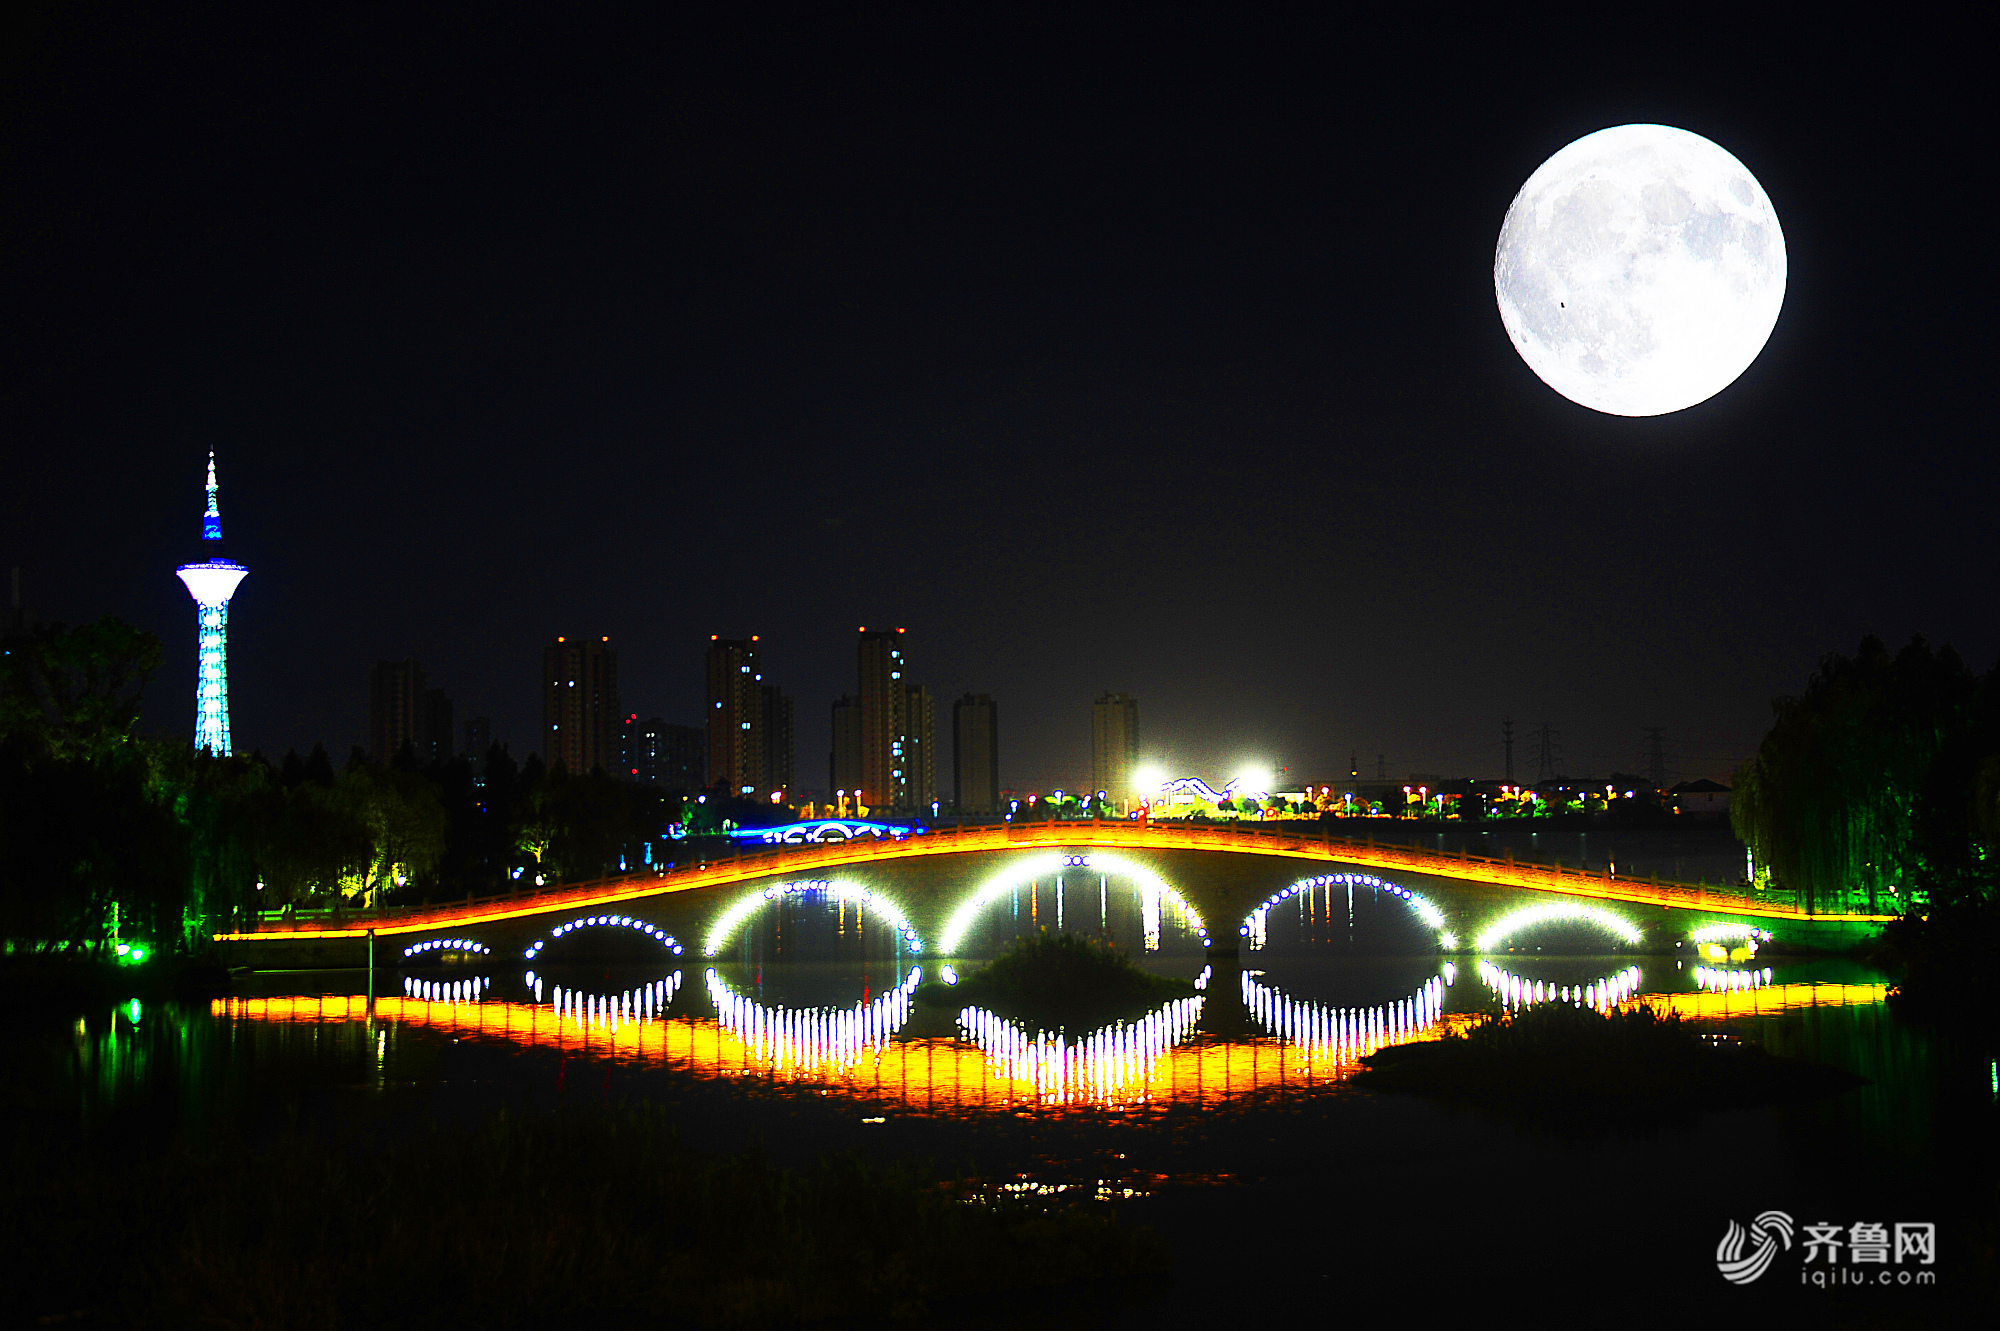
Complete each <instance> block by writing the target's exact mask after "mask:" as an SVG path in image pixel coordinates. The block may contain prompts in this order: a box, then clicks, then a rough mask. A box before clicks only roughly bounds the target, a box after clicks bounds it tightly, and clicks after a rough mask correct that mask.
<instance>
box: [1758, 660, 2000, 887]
mask: <svg viewBox="0 0 2000 1331" xmlns="http://www.w3.org/2000/svg"><path fill="white" fill-rule="evenodd" d="M1981 694H1982V689H1981V686H1980V682H1979V681H1978V680H1976V679H1975V678H1974V677H1973V675H1972V673H1971V672H1970V671H1969V670H1967V669H1966V667H1965V664H1964V663H1963V662H1962V661H1960V660H1959V658H1958V656H1957V655H1956V654H1955V653H1954V652H1953V651H1952V650H1951V649H1950V648H1949V647H1947V648H1945V649H1944V650H1942V651H1937V652H1934V651H1932V650H1931V648H1930V646H1929V645H1928V644H1927V643H1925V642H1924V641H1923V639H1922V638H1914V639H1912V640H1911V641H1910V644H1909V646H1907V647H1905V648H1904V649H1903V650H1902V651H1901V652H1899V653H1897V654H1896V655H1895V656H1893V657H1892V656H1891V655H1890V654H1889V652H1888V650H1887V648H1885V647H1884V646H1883V645H1882V642H1881V641H1880V640H1879V639H1877V638H1875V637H1873V636H1870V637H1867V638H1864V639H1863V640H1862V642H1861V647H1860V650H1859V651H1858V652H1857V653H1856V654H1855V655H1854V656H1853V657H1851V658H1850V657H1846V656H1841V655H1839V654H1837V653H1836V654H1830V655H1828V656H1827V657H1825V658H1824V659H1822V660H1821V662H1820V666H1819V670H1818V671H1817V672H1816V673H1815V674H1814V675H1813V677H1812V679H1811V681H1810V682H1809V683H1808V684H1807V686H1806V690H1805V692H1804V693H1803V694H1801V695H1799V696H1797V697H1787V698H1780V699H1778V700H1777V701H1776V702H1774V703H1773V704H1772V707H1773V710H1774V711H1775V713H1776V720H1775V723H1774V724H1773V725H1772V727H1771V731H1770V733H1769V734H1768V735H1766V736H1765V737H1764V742H1763V744H1762V745H1761V746H1759V748H1758V750H1757V756H1756V757H1754V758H1752V759H1751V760H1750V761H1749V762H1748V763H1747V764H1745V765H1744V767H1743V769H1742V770H1741V771H1739V772H1738V773H1737V776H1736V788H1735V791H1734V793H1733V795H1732V796H1731V800H1730V819H1731V821H1732V823H1733V824H1734V825H1735V828H1736V832H1737V835H1739V836H1740V837H1742V838H1743V840H1744V842H1745V843H1746V844H1747V845H1749V846H1750V848H1751V850H1752V851H1753V852H1754V853H1755V855H1756V857H1757V859H1758V861H1759V863H1760V864H1761V865H1762V866H1764V867H1765V868H1767V869H1769V870H1770V873H1771V876H1772V878H1773V880H1774V881H1775V882H1776V883H1777V884H1778V885H1779V886H1782V887H1788V888H1791V889H1793V890H1795V891H1797V892H1798V893H1799V895H1800V899H1801V901H1802V902H1803V903H1804V904H1806V905H1807V906H1808V908H1809V909H1841V908H1846V907H1852V906H1859V905H1863V904H1865V905H1866V907H1867V909H1868V910H1869V911H1870V913H1876V912H1879V911H1881V910H1882V908H1883V907H1884V906H1888V907H1891V908H1893V909H1896V910H1904V909H1909V908H1910V907H1912V906H1917V905H1921V904H1923V903H1924V902H1925V901H1926V900H1927V898H1928V897H1929V895H1930V894H1931V892H1932V890H1933V889H1934V888H1937V887H1941V886H1944V879H1945V878H1946V877H1948V876H1949V875H1950V874H1952V873H1953V872H1955V871H1954V869H1953V864H1954V863H1956V862H1959V861H1965V862H1970V861H1971V860H1975V859H1978V858H1979V852H1978V848H1977V847H1976V846H1973V845H1972V844H1971V842H1970V841H1969V839H1968V838H1969V836H1970V834H1971V831H1972V828H1971V825H1970V823H1971V819H1970V817H1969V815H1970V813H1971V812H1972V810H1973V807H1974V793H1973V791H1972V790H1971V789H1970V788H1969V787H1968V786H1967V785H1966V784H1965V783H1962V782H1961V781H1959V780H1958V779H1957V776H1956V773H1957V770H1958V769H1959V768H1960V767H1961V766H1963V763H1964V759H1965V758H1966V756H1968V755H1970V756H1973V757H1975V758H1976V754H1977V749H1978V747H1979V745H1980V737H1979V735H1978V733H1977V732H1978V731H1979V730H1980V728H1981V727H1980V724H1979V717H1980V714H1981V712H1982V705H1981V702H1982V700H1981ZM1976 766H1977V764H1976V762H1975V764H1974V767H1975V770H1976ZM1954 881H1956V880H1954Z"/></svg>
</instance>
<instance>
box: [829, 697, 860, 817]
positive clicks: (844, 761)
mask: <svg viewBox="0 0 2000 1331" xmlns="http://www.w3.org/2000/svg"><path fill="white" fill-rule="evenodd" d="M826 788H827V789H828V790H829V791H831V792H832V797H833V799H835V800H836V801H839V800H845V799H849V798H852V797H853V796H854V793H855V792H856V791H857V790H859V789H860V788H861V707H860V705H859V704H858V703H856V702H855V701H854V699H853V697H852V696H848V695H843V696H842V697H841V698H839V699H838V700H837V701H835V703H834V704H833V752H832V753H830V754H828V755H827V776H826ZM863 802H864V803H865V801H863Z"/></svg>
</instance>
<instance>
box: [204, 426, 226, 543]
mask: <svg viewBox="0 0 2000 1331" xmlns="http://www.w3.org/2000/svg"><path fill="white" fill-rule="evenodd" d="M201 539H202V540H204V541H219V540H221V539H222V510H221V509H220V508H217V507H216V504H215V450H214V449H212V448H211V449H209V450H208V512H206V513H204V514H202V515H201Z"/></svg>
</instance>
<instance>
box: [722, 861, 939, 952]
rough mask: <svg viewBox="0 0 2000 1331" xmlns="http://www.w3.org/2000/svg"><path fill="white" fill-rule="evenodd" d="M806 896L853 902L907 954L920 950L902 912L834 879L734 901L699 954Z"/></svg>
mask: <svg viewBox="0 0 2000 1331" xmlns="http://www.w3.org/2000/svg"><path fill="white" fill-rule="evenodd" d="M809 892H824V893H826V894H828V895H829V896H832V897H834V898H835V899H837V900H841V901H852V902H856V903H858V904H860V905H862V906H865V907H867V908H869V909H871V910H873V911H875V912H877V913H878V914H880V915H882V916H883V917H884V918H886V919H887V920H888V921H889V924H890V926H891V927H893V928H894V929H895V931H896V935H897V937H898V938H900V939H902V941H903V944H904V945H905V946H906V947H908V948H909V949H910V951H912V952H922V951H923V950H924V940H923V939H921V938H919V937H918V936H917V931H916V929H915V928H914V927H913V926H912V925H911V924H910V918H909V916H907V915H905V914H904V913H903V908H902V907H901V906H899V905H897V904H896V903H895V902H893V901H891V900H890V899H889V898H887V897H885V896H883V895H882V894H881V893H880V892H877V891H875V890H874V889H873V888H868V887H863V886H861V885H860V884H859V883H848V882H842V881H841V880H839V879H834V878H802V879H798V880H795V881H793V882H789V883H773V884H771V885H770V886H768V887H762V888H758V889H757V890H756V891H754V892H746V893H745V894H744V895H742V896H741V897H738V898H737V899H736V901H735V902H734V903H732V904H731V905H730V907H729V909H727V910H725V911H723V912H722V914H721V915H719V916H717V917H716V920H715V923H714V924H712V925H710V926H709V930H708V935H707V937H706V938H704V939H703V940H702V944H701V954H702V955H703V956H704V957H713V956H715V955H717V954H718V953H720V952H721V951H722V949H723V948H724V947H725V946H727V944H728V942H729V940H730V939H731V938H732V937H733V936H735V933H736V931H737V930H738V929H740V928H742V927H743V923H744V921H746V920H748V919H749V918H750V917H751V916H752V915H755V914H756V913H757V912H758V911H760V910H762V909H763V908H764V907H765V906H767V905H769V904H770V903H771V902H774V901H777V900H780V899H781V898H784V897H788V896H801V895H804V894H806V893H809Z"/></svg>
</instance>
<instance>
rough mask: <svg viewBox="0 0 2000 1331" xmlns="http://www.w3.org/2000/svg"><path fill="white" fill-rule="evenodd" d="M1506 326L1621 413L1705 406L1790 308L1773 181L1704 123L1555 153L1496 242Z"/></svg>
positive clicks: (1552, 369) (1608, 137)
mask: <svg viewBox="0 0 2000 1331" xmlns="http://www.w3.org/2000/svg"><path fill="white" fill-rule="evenodd" d="M1493 294H1494V296H1495V297H1496V298H1497V299H1498V301H1499V303H1500V321H1501V322H1502V323H1504V324H1505V325H1506V326H1507V336H1508V337H1510V338H1512V339H1513V342H1514V349H1515V350H1516V351H1518V352H1520V353H1521V359H1522V360H1525V361H1526V362H1528V368H1529V369H1531V370H1533V371H1534V372H1535V373H1536V374H1537V375H1539V376H1540V377H1541V380H1542V382H1543V383H1545V384H1547V385H1548V386H1549V387H1550V388H1553V389H1555V390H1556V392H1558V393H1561V394H1562V395H1563V396H1564V397H1566V398H1568V399H1569V400H1570V401H1572V402H1575V403H1578V404H1579V405H1582V406H1586V407H1589V408H1591V409H1593V410H1595V411H1602V412H1606V413H1608V414H1610V415H1613V416H1661V415H1665V414H1666V413H1667V412H1670V411H1680V410H1682V409H1684V408H1687V407H1692V406H1693V405H1695V404H1696V403H1697V402H1706V401H1707V400H1708V399H1709V398H1712V397H1714V396H1715V395H1716V394H1717V393H1720V392H1721V391H1722V390H1723V389H1725V388H1727V387H1729V385H1730V384H1732V383H1734V382H1736V378H1737V376H1738V375H1740V374H1742V373H1743V371H1745V370H1747V369H1749V368H1750V362H1751V361H1754V360H1756V359H1757V353H1758V352H1760V351H1762V350H1763V349H1764V343H1765V341H1766V340H1767V339H1769V338H1770V336H1771V329H1772V328H1773V327H1775V326H1776V325H1777V322H1778V310H1779V308H1780V307H1781V306H1783V305H1784V303H1785V234H1784V232H1783V231H1781V230H1779V228H1778V214H1777V212H1776V211H1775V210H1774V209H1773V208H1772V207H1771V200H1770V199H1769V198H1768V197H1767V196H1766V195H1765V193H1764V187H1763V186H1762V185H1759V184H1758V183H1757V178H1756V177H1755V176H1753V175H1751V174H1750V172H1749V171H1748V170H1747V169H1746V168H1745V167H1744V165H1743V163H1741V162H1739V161H1737V160H1736V159H1735V158H1734V157H1732V156H1730V155H1729V153H1727V152H1725V151H1724V150H1723V149H1721V148H1718V147H1717V146H1716V145H1715V144H1713V143H1710V142H1709V141H1708V140H1707V139H1704V138H1702V137H1701V136H1700V135H1699V134H1690V133H1688V132H1687V131H1686V130H1684V129H1673V128H1671V127H1669V126H1666V125H1619V126H1618V127H1616V128H1614V129H1600V130H1598V131H1597V132H1596V133H1595V134H1586V135H1584V137H1582V138H1580V139H1578V140H1577V141H1576V142H1575V143H1572V144H1570V145H1569V146H1568V147H1567V148H1564V149H1563V150H1562V151H1561V152H1559V153H1557V154H1556V155H1555V156H1553V157H1551V158H1549V160H1548V161H1546V162H1543V163H1542V165H1541V167H1540V168H1539V169H1538V170H1536V172H1535V174H1534V175H1532V176H1529V177H1528V183H1527V184H1525V185H1523V186H1521V192H1520V193H1519V194H1516V195H1515V196H1514V202H1513V204H1512V205H1510V206H1509V207H1508V209H1507V220H1506V221H1505V222H1503V223H1501V226H1500V243H1499V244H1498V245H1496V246H1495V247H1494V251H1493Z"/></svg>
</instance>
